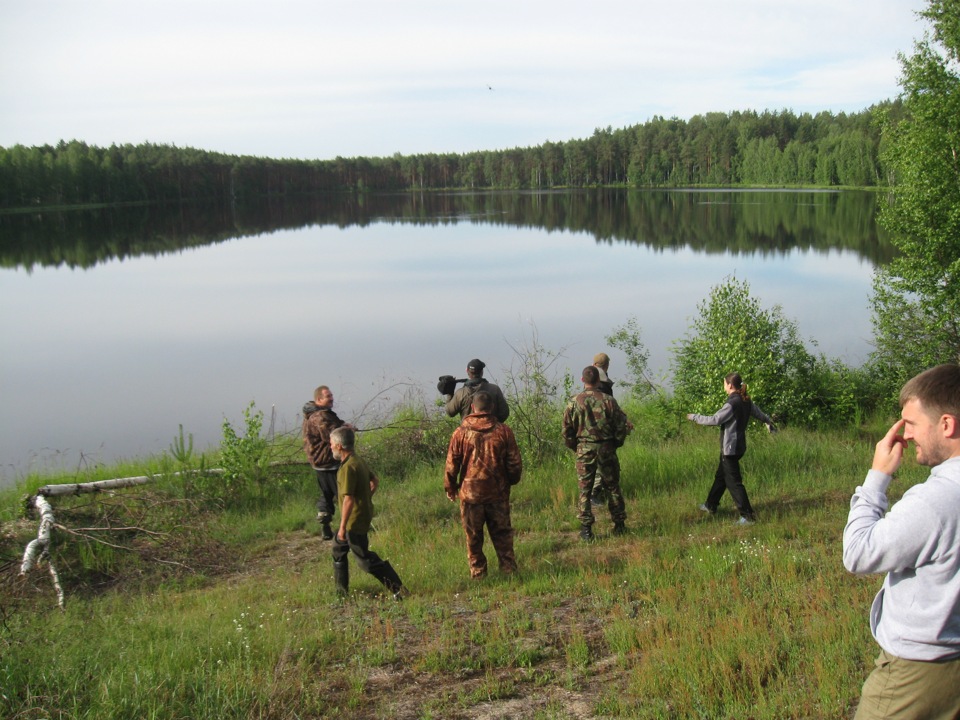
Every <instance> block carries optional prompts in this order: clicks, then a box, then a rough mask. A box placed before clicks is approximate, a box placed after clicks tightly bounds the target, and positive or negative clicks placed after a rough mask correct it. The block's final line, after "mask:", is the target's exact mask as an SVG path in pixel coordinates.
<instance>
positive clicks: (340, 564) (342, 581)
mask: <svg viewBox="0 0 960 720" xmlns="http://www.w3.org/2000/svg"><path fill="white" fill-rule="evenodd" d="M333 580H334V582H335V583H336V584H337V594H338V595H346V594H347V593H348V592H349V591H350V566H349V565H347V561H346V559H343V560H339V561H338V560H334V561H333Z"/></svg>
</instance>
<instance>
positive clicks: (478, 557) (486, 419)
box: [443, 390, 523, 580]
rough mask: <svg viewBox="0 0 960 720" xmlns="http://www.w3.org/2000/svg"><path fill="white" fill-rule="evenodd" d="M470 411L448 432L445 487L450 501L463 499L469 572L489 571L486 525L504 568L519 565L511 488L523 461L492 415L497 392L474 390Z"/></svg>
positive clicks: (512, 439)
mask: <svg viewBox="0 0 960 720" xmlns="http://www.w3.org/2000/svg"><path fill="white" fill-rule="evenodd" d="M472 410H473V412H471V413H470V414H469V415H467V416H466V417H465V418H464V419H463V422H462V423H461V424H460V425H458V426H457V429H456V430H454V431H453V435H452V436H451V437H450V444H449V446H448V448H447V462H446V465H445V467H444V475H443V488H444V491H445V492H446V493H447V498H449V499H450V501H451V502H454V501H456V500H459V501H460V520H461V522H462V523H463V531H464V534H465V535H466V537H467V563H468V564H469V566H470V577H471V578H473V579H475V580H478V579H481V578H484V577H486V575H487V558H486V556H485V555H484V554H483V527H484V525H486V527H487V532H488V533H489V534H490V542H491V543H492V544H493V549H494V550H495V551H496V553H497V559H498V560H499V562H500V572H502V573H504V574H507V575H510V574H513V573H514V572H516V570H517V559H516V556H515V555H514V552H513V526H512V525H511V523H510V489H511V488H512V487H513V486H514V485H516V484H517V483H519V482H520V476H521V475H522V473H523V462H522V460H521V458H520V448H519V447H517V439H516V437H514V434H513V430H511V429H510V426H509V425H504V424H503V423H502V422H500V421H499V420H497V418H496V416H494V415H493V412H492V410H493V398H492V397H491V396H490V394H489V393H488V392H486V391H485V390H478V391H477V392H475V393H474V394H473V405H472Z"/></svg>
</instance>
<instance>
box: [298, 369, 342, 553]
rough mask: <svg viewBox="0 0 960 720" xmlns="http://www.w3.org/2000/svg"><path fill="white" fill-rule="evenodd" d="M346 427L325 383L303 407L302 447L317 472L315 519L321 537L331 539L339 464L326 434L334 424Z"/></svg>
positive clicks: (331, 430) (333, 428)
mask: <svg viewBox="0 0 960 720" xmlns="http://www.w3.org/2000/svg"><path fill="white" fill-rule="evenodd" d="M344 426H346V427H350V428H353V426H352V425H349V424H348V423H344V422H343V420H341V419H340V418H339V417H338V416H337V414H336V413H335V412H334V411H333V393H332V392H331V391H330V388H329V387H327V386H326V385H321V386H320V387H318V388H317V389H316V390H314V391H313V400H312V401H309V402H307V403H305V404H304V406H303V449H304V452H305V453H306V454H307V459H308V460H309V461H310V467H312V468H313V469H314V472H316V474H317V485H318V486H319V488H320V497H319V499H318V500H317V520H319V521H320V528H321V532H322V535H323V539H324V540H331V539H332V538H333V530H332V529H331V528H330V523H331V522H332V521H333V515H334V513H335V512H336V508H337V504H336V501H337V470H338V469H339V467H340V463H339V462H338V461H337V459H336V458H335V457H334V456H333V453H332V451H331V450H330V433H331V432H333V431H334V430H336V429H337V428H338V427H344Z"/></svg>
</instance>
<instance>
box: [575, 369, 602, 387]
mask: <svg viewBox="0 0 960 720" xmlns="http://www.w3.org/2000/svg"><path fill="white" fill-rule="evenodd" d="M580 379H581V380H583V382H584V383H586V384H587V385H596V384H597V383H598V382H600V371H599V370H597V369H596V368H595V367H594V366H593V365H587V366H586V367H585V368H584V369H583V375H581V376H580Z"/></svg>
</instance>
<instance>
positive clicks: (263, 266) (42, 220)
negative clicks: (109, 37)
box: [0, 190, 893, 485]
mask: <svg viewBox="0 0 960 720" xmlns="http://www.w3.org/2000/svg"><path fill="white" fill-rule="evenodd" d="M876 205H877V198H876V196H875V195H874V194H872V193H861V192H813V191H811V192H785V191H776V192H774V191H723V190H717V191H702V190H697V191H627V190H585V191H569V192H566V191H556V192H545V193H508V192H502V193H445V194H435V195H411V194H403V195H381V196H354V195H344V196H333V197H329V198H312V199H308V200H303V201H300V202H297V203H294V202H291V201H285V202H280V201H275V200H273V201H270V202H265V203H263V204H262V205H260V206H258V207H253V208H251V207H245V208H237V207H232V206H219V207H215V208H180V207H178V208H168V209H159V208H127V209H113V210H96V211H72V212H64V213H35V214H18V215H0V257H2V267H0V308H2V310H0V333H2V337H3V339H4V340H3V342H4V349H3V355H2V361H0V388H2V393H3V400H4V402H3V403H2V409H0V429H2V432H0V484H5V485H9V484H11V483H13V482H15V481H16V480H17V479H18V478H20V477H22V476H23V475H24V474H25V473H26V472H28V471H32V470H42V471H51V472H52V471H61V470H62V471H64V472H67V473H70V472H74V471H76V470H77V469H79V468H83V467H88V466H90V465H93V464H96V463H109V462H112V461H114V460H117V459H133V458H136V457H141V456H145V455H149V454H155V453H160V452H163V451H165V450H166V449H167V448H168V447H169V446H170V444H171V442H172V440H173V438H174V436H175V435H176V434H177V429H178V426H179V425H183V428H184V431H185V432H187V433H192V434H193V435H194V438H195V442H196V447H197V448H198V449H203V448H207V447H210V446H213V445H216V444H217V443H218V442H219V439H220V437H221V424H222V422H223V420H224V419H225V418H226V419H228V420H229V421H230V422H231V423H233V424H234V426H235V427H237V428H240V427H242V425H241V423H242V413H243V410H244V408H245V407H247V405H249V403H251V402H255V403H256V406H257V407H258V408H259V409H261V410H263V411H264V413H265V415H266V416H267V423H268V424H269V423H270V421H271V417H272V418H274V426H275V429H276V430H277V431H278V432H280V431H290V430H295V429H297V428H298V427H299V424H300V407H301V406H302V404H303V403H304V402H305V401H306V400H308V399H310V398H311V396H312V391H313V389H314V388H315V387H316V386H317V385H319V384H327V385H330V386H331V389H332V390H333V393H334V396H335V398H336V406H335V407H336V409H337V410H338V412H339V413H340V415H341V417H344V418H345V419H358V420H360V422H359V423H358V424H359V425H360V427H363V420H364V419H365V418H368V417H369V409H368V411H366V412H365V413H363V414H362V413H361V411H362V409H363V408H364V407H365V406H367V405H368V404H369V403H371V402H372V403H373V404H374V405H378V406H380V407H382V406H383V405H384V404H389V403H391V402H395V401H397V400H399V399H401V398H403V397H405V396H408V397H422V398H423V399H425V401H426V402H428V403H432V402H433V401H434V399H435V398H436V396H437V394H436V382H437V377H438V376H439V375H442V374H453V375H457V376H458V377H463V376H464V375H463V372H464V369H465V367H466V364H467V362H468V361H469V360H470V359H471V358H473V357H478V358H480V359H481V360H483V361H484V362H486V363H487V371H486V375H487V377H489V378H491V379H492V380H494V381H498V380H500V381H502V380H503V378H504V377H505V375H506V373H507V372H508V371H509V369H510V368H511V365H512V364H514V363H516V362H517V360H518V355H517V352H518V351H521V350H522V349H523V348H524V347H527V346H529V345H531V343H533V342H536V343H539V345H541V346H543V347H544V348H546V349H547V350H549V351H551V352H561V351H562V357H561V363H560V365H558V370H560V371H561V372H562V370H564V369H569V370H570V371H571V372H573V373H579V371H580V369H581V368H582V367H583V366H584V365H586V364H589V363H590V361H591V359H592V357H593V355H594V354H595V353H597V352H599V351H601V350H604V351H606V352H608V353H609V354H610V355H611V358H612V363H611V371H610V374H611V376H612V377H613V378H614V379H616V378H618V377H621V375H622V373H623V372H624V368H625V362H624V358H623V356H622V355H621V354H620V353H619V352H618V351H615V350H611V349H610V348H609V347H607V345H606V342H605V339H604V338H605V336H606V335H609V334H610V333H611V332H612V331H613V330H614V329H615V328H616V327H618V326H620V325H622V324H624V323H625V322H626V321H627V320H628V319H629V318H630V317H636V319H637V322H638V324H639V326H640V328H641V329H642V339H643V342H644V344H645V345H646V347H647V349H648V350H649V351H650V367H651V370H652V371H653V374H654V376H656V377H659V378H663V379H665V380H667V379H668V373H669V362H670V357H671V356H670V346H671V344H672V343H673V342H675V341H676V340H679V339H681V338H682V337H683V336H684V335H685V334H686V332H687V331H688V329H689V327H690V325H691V320H692V318H693V317H694V316H695V315H696V314H697V306H698V304H700V303H701V302H703V300H704V299H705V298H706V297H707V296H708V294H709V292H710V289H711V288H712V287H714V286H716V285H717V284H719V283H722V282H723V281H724V280H725V279H727V278H729V277H732V276H733V277H736V278H737V279H738V280H741V281H746V282H748V283H749V285H750V289H751V293H752V294H753V295H754V296H755V297H756V298H757V299H759V301H760V302H761V304H762V306H763V307H765V308H770V307H772V306H774V305H777V304H779V305H780V306H782V308H783V312H784V314H785V315H786V317H788V318H790V319H792V320H794V321H795V322H796V323H797V325H798V327H799V329H800V334H801V337H803V338H804V339H806V340H807V341H808V347H810V348H811V349H812V350H814V351H815V352H822V353H824V354H825V355H827V356H828V357H831V358H838V359H840V360H842V361H844V362H846V363H848V364H850V365H859V364H861V363H862V362H863V361H864V360H865V358H866V357H867V355H868V353H869V352H870V350H871V345H870V339H871V333H872V328H871V323H870V309H869V295H870V288H871V280H872V274H873V269H874V267H876V266H877V265H878V264H882V263H884V262H886V261H887V260H889V259H890V257H891V255H892V252H893V251H892V249H891V247H890V244H889V243H888V242H887V241H886V240H885V239H884V238H883V236H882V234H880V233H878V230H877V227H876V224H875V215H876ZM814 343H816V346H814ZM747 380H748V382H749V378H747Z"/></svg>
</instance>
